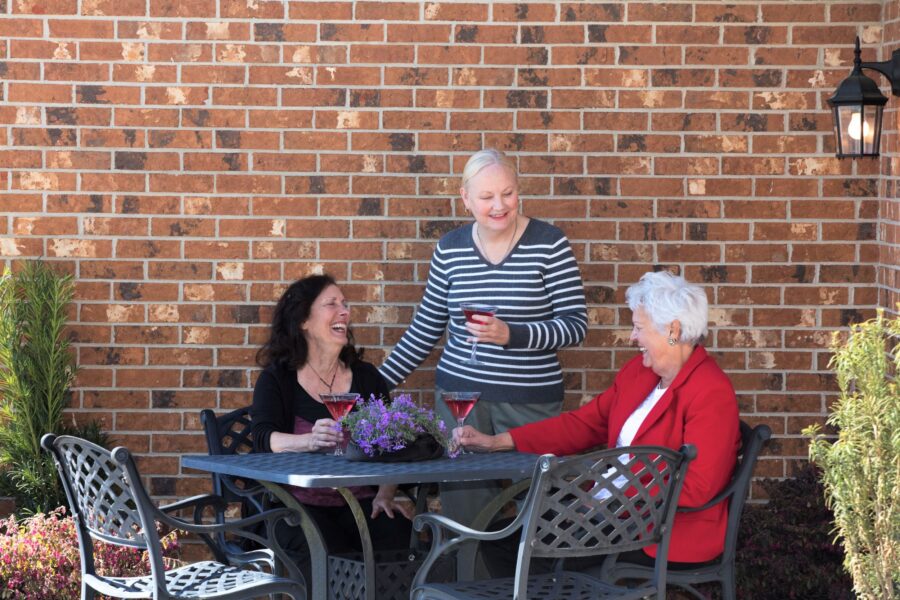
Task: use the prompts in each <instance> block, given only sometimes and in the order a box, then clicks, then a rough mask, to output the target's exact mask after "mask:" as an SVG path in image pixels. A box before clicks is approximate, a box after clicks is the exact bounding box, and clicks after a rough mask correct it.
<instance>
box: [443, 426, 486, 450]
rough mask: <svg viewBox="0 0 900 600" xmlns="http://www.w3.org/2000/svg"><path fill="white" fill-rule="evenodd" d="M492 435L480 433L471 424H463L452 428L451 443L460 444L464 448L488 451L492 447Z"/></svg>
mask: <svg viewBox="0 0 900 600" xmlns="http://www.w3.org/2000/svg"><path fill="white" fill-rule="evenodd" d="M493 441H494V436H492V435H488V434H486V433H481V432H480V431H478V430H477V429H475V428H474V427H472V426H471V425H464V426H462V427H457V428H455V429H454V430H453V441H452V443H453V444H456V445H461V446H462V447H463V448H465V449H466V450H477V451H480V452H490V451H491V450H492V449H493Z"/></svg>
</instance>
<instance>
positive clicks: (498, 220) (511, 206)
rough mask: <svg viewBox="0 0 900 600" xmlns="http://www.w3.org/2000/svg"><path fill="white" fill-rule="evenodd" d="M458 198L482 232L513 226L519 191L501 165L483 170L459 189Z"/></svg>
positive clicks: (500, 231) (513, 180) (512, 175)
mask: <svg viewBox="0 0 900 600" xmlns="http://www.w3.org/2000/svg"><path fill="white" fill-rule="evenodd" d="M460 195H461V196H462V200H463V204H465V206H466V208H467V209H468V210H469V212H471V213H472V216H473V217H475V222H476V223H478V227H480V228H481V229H482V231H491V232H494V233H502V232H505V231H506V230H507V229H510V228H512V227H513V226H514V225H515V220H516V216H517V215H518V213H519V189H518V184H517V183H516V177H515V175H514V174H513V173H512V172H511V171H510V170H509V169H508V168H506V167H505V166H503V165H500V164H493V165H489V166H487V167H485V168H483V169H482V170H481V171H479V172H478V173H476V174H475V176H474V177H472V178H471V179H469V181H468V182H467V183H466V185H465V186H464V187H463V188H462V189H460Z"/></svg>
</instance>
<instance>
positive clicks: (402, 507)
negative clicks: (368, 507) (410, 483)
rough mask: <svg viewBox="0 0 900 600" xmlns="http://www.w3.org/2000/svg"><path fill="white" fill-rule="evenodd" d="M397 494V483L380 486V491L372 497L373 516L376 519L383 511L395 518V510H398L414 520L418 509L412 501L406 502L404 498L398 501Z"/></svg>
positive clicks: (389, 516)
mask: <svg viewBox="0 0 900 600" xmlns="http://www.w3.org/2000/svg"><path fill="white" fill-rule="evenodd" d="M396 495H397V486H396V485H382V486H379V487H378V493H377V494H376V495H375V498H373V499H372V518H373V519H374V518H375V517H377V516H378V515H380V514H381V513H384V514H386V515H387V516H388V518H391V519H393V518H394V511H395V510H396V511H397V512H399V513H400V514H401V515H403V516H404V517H406V518H407V519H409V520H412V518H413V517H414V516H416V515H415V513H416V509H415V507H414V506H413V505H412V502H404V501H403V500H400V501H397V499H396Z"/></svg>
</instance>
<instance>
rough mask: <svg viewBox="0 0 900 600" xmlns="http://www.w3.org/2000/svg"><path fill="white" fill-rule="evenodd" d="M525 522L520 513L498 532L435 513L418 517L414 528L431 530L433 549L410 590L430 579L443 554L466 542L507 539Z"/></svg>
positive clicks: (414, 522) (414, 521)
mask: <svg viewBox="0 0 900 600" xmlns="http://www.w3.org/2000/svg"><path fill="white" fill-rule="evenodd" d="M523 522H524V517H523V514H522V513H519V515H518V516H517V517H516V518H515V519H514V520H513V521H512V523H510V524H509V525H507V526H506V527H504V528H503V529H499V530H497V531H478V530H477V529H472V528H471V527H466V526H465V525H460V524H459V523H457V522H456V521H454V520H453V519H448V518H447V517H444V516H441V515H436V514H433V513H426V514H423V515H418V516H417V517H416V518H415V519H414V520H413V528H414V529H415V530H416V531H422V530H423V529H425V527H426V526H427V527H429V528H430V529H431V549H430V550H429V551H428V555H427V556H426V557H425V560H424V561H423V563H422V566H421V567H420V568H419V570H418V572H417V573H416V576H415V578H414V579H413V582H412V585H411V586H410V589H411V590H414V589H416V587H418V586H419V585H422V584H423V583H425V581H426V580H427V579H428V574H429V573H430V572H431V568H432V567H433V566H434V563H435V562H437V559H438V558H440V556H441V555H442V554H444V553H446V552H449V551H451V550H452V549H454V548H455V547H456V546H459V545H460V544H463V543H465V542H474V541H490V540H499V539H502V538H505V537H507V536H509V535H510V534H512V533H513V532H515V531H516V530H517V529H519V528H521V527H522V523H523ZM445 532H448V533H450V534H454V533H455V534H456V537H452V538H449V539H448V538H447V537H446V536H445V535H444V533H445Z"/></svg>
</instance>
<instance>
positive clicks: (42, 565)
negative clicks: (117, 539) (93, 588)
mask: <svg viewBox="0 0 900 600" xmlns="http://www.w3.org/2000/svg"><path fill="white" fill-rule="evenodd" d="M65 513H66V511H65V509H64V508H60V509H57V510H55V511H53V512H51V513H49V514H46V515H45V514H43V513H38V514H36V515H34V516H32V517H30V518H28V519H25V520H23V521H20V522H17V521H16V520H15V518H14V517H9V518H8V519H7V520H6V521H4V522H0V598H4V599H10V600H25V599H27V600H71V599H72V598H78V597H79V596H80V594H81V567H80V560H81V559H80V557H79V553H78V537H77V535H76V532H75V522H74V521H73V519H72V517H70V516H66V514H65ZM161 542H162V546H163V555H164V556H165V557H166V558H167V559H169V560H172V559H175V558H177V556H178V550H179V547H178V538H177V535H176V532H174V531H173V532H170V533H169V534H167V535H165V536H163V537H162V538H161ZM94 564H95V565H96V567H97V570H98V572H99V573H102V574H104V575H112V576H122V577H126V576H134V575H143V574H147V573H149V569H150V565H149V562H148V560H147V556H146V553H145V552H142V551H140V550H137V549H135V548H127V547H124V546H116V545H113V544H100V543H97V544H95V546H94Z"/></svg>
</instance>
